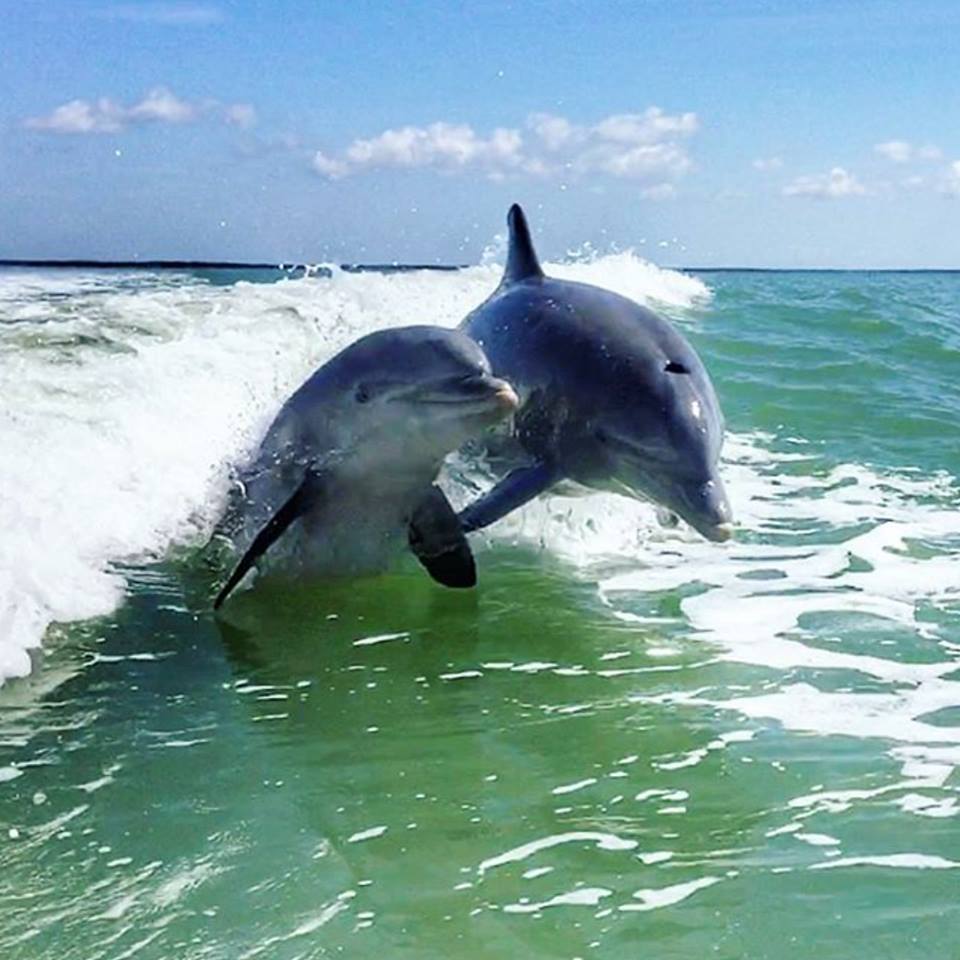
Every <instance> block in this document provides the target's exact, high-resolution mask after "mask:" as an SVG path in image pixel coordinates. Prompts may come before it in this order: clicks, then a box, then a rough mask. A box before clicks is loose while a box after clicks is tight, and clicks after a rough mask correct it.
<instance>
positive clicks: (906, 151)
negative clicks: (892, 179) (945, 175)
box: [873, 140, 943, 163]
mask: <svg viewBox="0 0 960 960" xmlns="http://www.w3.org/2000/svg"><path fill="white" fill-rule="evenodd" d="M873 149H874V152H875V153H879V154H880V156H881V157H886V158H887V159H888V160H890V161H891V162H892V163H909V162H910V161H911V160H939V159H940V158H941V157H942V156H943V152H942V151H941V150H940V148H939V147H937V146H935V145H934V144H932V143H925V144H922V145H920V146H918V145H916V144H913V143H910V142H909V141H907V140H886V141H884V142H883V143H878V144H876V145H875V146H874V148H873Z"/></svg>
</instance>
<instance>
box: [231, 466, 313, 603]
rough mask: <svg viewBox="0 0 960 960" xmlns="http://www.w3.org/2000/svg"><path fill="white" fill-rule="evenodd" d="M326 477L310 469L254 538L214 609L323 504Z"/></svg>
mask: <svg viewBox="0 0 960 960" xmlns="http://www.w3.org/2000/svg"><path fill="white" fill-rule="evenodd" d="M323 486H324V484H323V475H322V474H320V473H317V472H316V471H315V470H308V471H307V475H306V476H305V477H304V478H303V480H302V482H301V483H300V486H299V487H297V489H296V490H295V491H294V492H293V495H292V496H291V497H290V499H289V500H287V501H286V503H284V505H283V506H282V507H281V508H280V509H279V510H278V511H277V512H276V513H275V514H274V515H273V516H272V517H271V518H270V519H269V520H268V521H267V523H266V524H265V525H264V527H263V529H262V530H261V531H260V532H259V533H258V534H257V535H256V536H255V537H254V538H253V543H251V544H250V546H249V548H248V549H247V552H246V553H245V554H244V555H243V556H242V557H241V558H240V562H239V563H238V564H237V566H236V568H235V569H234V571H233V573H231V574H230V578H229V579H228V580H227V582H226V583H225V584H224V585H223V588H222V589H221V591H220V592H219V593H218V594H217V599H216V600H214V601H213V609H214V610H218V609H219V608H220V606H221V604H222V603H223V601H224V600H226V599H227V597H228V596H229V595H230V592H231V591H232V590H233V588H234V587H235V586H236V585H237V584H238V583H239V582H240V581H241V580H242V579H243V578H244V577H245V576H246V574H247V571H248V570H249V569H250V568H251V567H252V566H253V565H254V564H255V563H256V562H257V560H258V559H259V558H260V557H261V556H263V554H264V553H266V552H267V550H268V549H269V548H270V546H271V545H272V544H273V543H275V542H276V541H277V540H278V539H279V538H280V537H281V536H282V535H283V532H284V531H285V530H286V529H287V527H289V526H290V524H291V523H293V521H294V520H296V519H297V518H298V517H301V516H302V515H303V514H305V513H306V512H307V511H308V510H310V509H311V508H312V507H314V506H316V504H317V503H319V501H320V498H321V496H322V495H323Z"/></svg>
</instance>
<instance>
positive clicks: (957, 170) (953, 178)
mask: <svg viewBox="0 0 960 960" xmlns="http://www.w3.org/2000/svg"><path fill="white" fill-rule="evenodd" d="M942 189H943V192H944V193H947V194H950V195H951V196H954V197H960V160H954V161H953V163H951V164H950V166H949V167H948V168H947V175H946V177H945V178H944V180H943V187H942Z"/></svg>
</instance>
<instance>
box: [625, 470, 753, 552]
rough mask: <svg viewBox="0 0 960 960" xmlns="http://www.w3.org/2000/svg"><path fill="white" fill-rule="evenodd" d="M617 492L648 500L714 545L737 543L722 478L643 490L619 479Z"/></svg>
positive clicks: (665, 482) (648, 486) (663, 483)
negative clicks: (734, 540) (673, 515)
mask: <svg viewBox="0 0 960 960" xmlns="http://www.w3.org/2000/svg"><path fill="white" fill-rule="evenodd" d="M614 489H619V491H620V492H621V493H623V494H625V495H626V496H628V497H632V498H634V499H636V500H646V501H648V502H650V503H654V504H656V505H657V506H658V507H661V508H665V509H666V510H668V511H670V512H671V513H673V514H676V515H677V516H678V517H680V519H682V520H684V521H685V522H686V523H687V524H689V525H690V526H691V527H693V529H694V530H696V531H697V533H699V534H700V536H702V537H704V538H705V539H707V540H710V541H712V542H713V543H726V542H727V541H728V540H731V539H733V536H734V533H735V527H734V524H733V516H732V511H731V509H730V503H729V501H728V500H727V494H726V491H725V490H724V488H723V483H722V481H721V480H720V479H719V477H716V478H714V479H710V480H696V481H692V482H691V481H679V482H675V483H671V482H670V480H669V478H665V479H664V480H663V481H661V482H659V483H656V484H653V483H651V484H647V483H644V484H643V485H642V486H641V485H639V484H638V485H634V484H631V483H628V482H627V481H625V480H623V479H620V478H615V480H614Z"/></svg>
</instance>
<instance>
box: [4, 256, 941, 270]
mask: <svg viewBox="0 0 960 960" xmlns="http://www.w3.org/2000/svg"><path fill="white" fill-rule="evenodd" d="M332 266H336V267H337V268H339V269H340V270H344V271H346V272H348V273H349V272H364V271H369V272H378V273H386V272H412V271H416V270H439V271H451V270H465V269H468V268H469V267H471V266H476V264H467V263H401V262H400V261H393V262H390V263H359V262H356V263H340V264H335V265H334V264H330V263H324V262H319V263H301V262H297V261H292V260H291V261H278V262H272V261H257V260H254V261H244V260H178V259H172V260H167V259H155V260H98V259H87V258H50V259H43V258H34V257H23V258H19V257H17V258H3V257H0V267H45V268H54V269H91V270H279V271H286V272H296V271H304V272H306V271H308V270H313V271H316V272H318V273H320V272H322V271H328V272H329V270H330V268H331V267H332ZM657 266H660V267H662V268H663V269H666V270H683V271H688V272H691V273H960V267H745V266H729V265H724V266H696V265H688V266H676V265H674V266H667V265H663V264H657Z"/></svg>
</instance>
